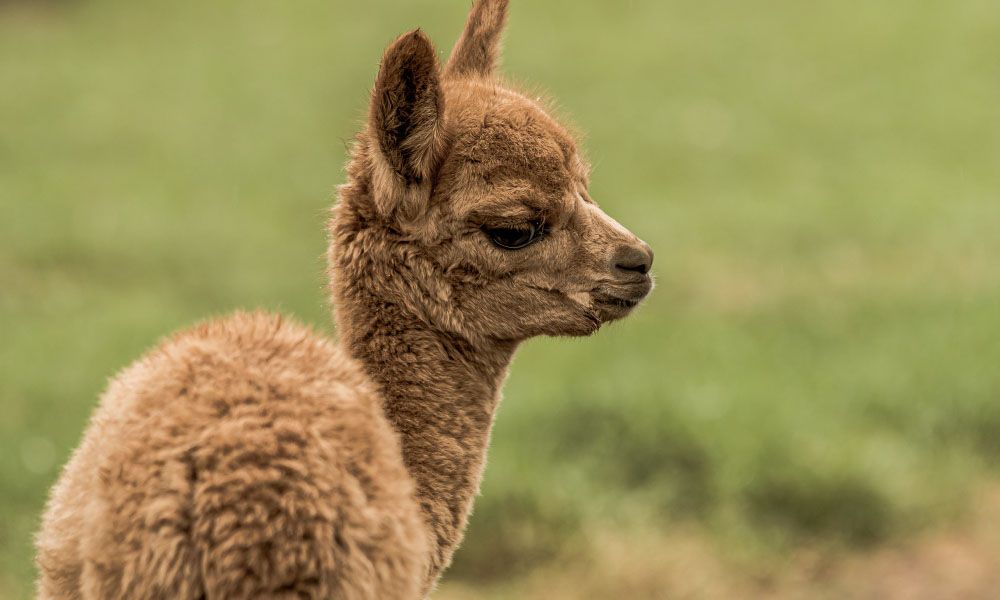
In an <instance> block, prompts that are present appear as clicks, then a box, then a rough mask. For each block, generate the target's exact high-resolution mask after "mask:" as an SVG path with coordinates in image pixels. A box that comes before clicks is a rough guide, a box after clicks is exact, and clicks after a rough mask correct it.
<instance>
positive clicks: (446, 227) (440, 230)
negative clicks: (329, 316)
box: [331, 0, 653, 341]
mask: <svg viewBox="0 0 1000 600" xmlns="http://www.w3.org/2000/svg"><path fill="white" fill-rule="evenodd" d="M506 5H507V2H506V0H478V1H477V2H476V4H475V5H474V6H473V9H472V12H471V14H470V16H469V20H468V23H467V24H466V28H465V31H464V32H463V34H462V36H461V38H460V39H459V41H458V43H457V44H456V46H455V48H454V50H453V52H452V55H451V57H450V59H449V60H448V62H447V63H446V64H445V65H444V66H443V68H442V67H440V66H439V65H438V62H437V59H436V53H435V50H434V47H433V46H432V45H431V42H430V40H429V39H428V38H427V37H426V36H425V35H424V34H423V33H422V32H421V31H420V30H416V31H412V32H410V33H407V34H405V35H403V36H402V37H400V38H399V39H397V40H396V41H395V42H394V43H393V44H392V45H390V46H389V48H388V49H387V50H386V52H385V55H384V56H383V58H382V63H381V67H380V70H379V73H378V76H377V78H376V81H375V87H374V90H373V92H372V98H371V107H370V111H369V118H368V123H367V126H366V128H365V130H364V131H362V133H361V134H359V136H358V143H357V144H356V147H355V149H354V155H353V158H352V161H351V164H350V165H349V169H348V175H349V178H348V183H347V184H346V185H345V186H343V188H342V189H341V202H340V203H339V205H338V208H337V211H336V213H335V217H334V220H333V223H332V232H333V243H332V246H331V258H332V267H333V280H334V290H335V293H336V294H337V296H338V297H337V299H336V300H337V304H338V305H339V308H338V311H340V312H343V311H345V310H347V311H349V310H350V308H349V305H350V304H351V302H352V301H356V300H357V299H358V298H360V297H363V294H361V295H359V294H357V293H355V292H357V291H359V289H358V288H359V287H360V288H364V287H367V288H369V290H368V292H369V294H371V293H372V292H375V293H376V295H377V296H378V297H379V298H380V301H383V302H385V301H389V302H392V303H393V304H394V305H397V306H403V307H405V308H406V309H407V310H408V311H410V312H412V313H413V314H415V315H417V316H418V317H420V318H421V319H423V320H424V321H426V322H427V323H428V324H430V325H432V326H434V327H437V328H440V329H442V330H445V331H448V332H450V333H454V334H458V335H462V336H464V337H466V338H467V339H470V340H482V339H494V340H511V341H517V340H521V339H525V338H528V337H531V336H535V335H542V334H547V335H586V334H589V333H592V332H594V331H596V330H597V329H598V328H599V327H600V326H601V325H602V324H603V323H607V322H609V321H613V320H615V319H619V318H621V317H623V316H625V315H627V314H628V313H629V312H630V311H631V310H632V309H633V308H634V307H635V306H636V305H637V304H638V303H639V301H641V300H642V299H643V298H644V297H645V296H646V295H647V294H648V293H649V291H650V289H651V287H652V280H651V277H650V275H649V268H650V265H651V263H652V258H653V254H652V252H651V251H650V249H649V246H647V245H646V244H645V243H644V242H642V241H641V240H639V239H638V238H637V237H636V236H635V235H633V234H632V233H631V232H629V231H628V230H627V229H625V228H624V227H622V226H621V225H619V224H618V223H617V222H616V221H615V220H614V219H612V218H611V217H609V216H608V215H607V214H605V213H604V212H603V211H602V210H601V209H600V208H599V207H598V206H597V204H596V203H595V201H594V199H593V198H591V196H590V195H589V194H588V191H587V187H588V176H589V172H588V167H587V164H586V162H585V161H584V160H583V158H582V157H581V156H580V154H579V153H578V150H577V146H576V143H575V141H574V139H573V136H572V135H570V133H569V132H568V131H567V130H566V129H565V128H564V127H563V126H561V125H560V124H559V123H558V122H557V121H556V120H555V119H554V118H553V117H551V116H550V115H549V114H548V112H546V110H545V108H544V107H543V106H542V105H541V103H540V102H539V101H537V100H535V99H532V98H529V97H527V96H526V95H524V94H522V93H519V92H517V91H514V90H512V89H510V88H509V87H507V86H505V85H504V84H502V83H501V82H500V80H499V79H498V78H497V77H496V76H495V74H494V69H495V64H496V60H497V55H498V45H499V39H500V34H501V31H502V28H503V25H504V22H505V19H506ZM345 305H348V308H345V307H344V306H345Z"/></svg>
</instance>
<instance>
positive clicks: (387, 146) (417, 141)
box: [368, 29, 444, 212]
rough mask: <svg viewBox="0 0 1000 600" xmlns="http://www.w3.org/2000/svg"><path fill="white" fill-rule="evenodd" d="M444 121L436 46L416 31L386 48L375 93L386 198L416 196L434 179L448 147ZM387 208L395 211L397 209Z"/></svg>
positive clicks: (373, 126) (373, 122) (373, 111)
mask: <svg viewBox="0 0 1000 600" xmlns="http://www.w3.org/2000/svg"><path fill="white" fill-rule="evenodd" d="M443 117H444V95H443V93H442V91H441V83H440V76H439V74H438V63H437V57H436V55H435V51H434V46H433V45H432V44H431V41H430V39H428V37H427V35H426V34H424V32H422V31H420V30H419V29H416V30H414V31H411V32H409V33H407V34H404V35H402V36H400V37H399V39H397V40H396V41H395V42H393V43H392V44H391V45H390V46H389V48H388V49H386V51H385V54H384V55H383V57H382V64H381V66H380V68H379V72H378V77H376V79H375V89H374V90H373V91H372V100H371V108H370V111H369V116H368V127H369V131H370V133H371V135H372V138H373V140H372V141H373V144H372V146H373V149H376V150H377V153H376V154H377V156H376V157H374V158H375V161H376V163H377V164H376V170H377V171H382V172H381V173H378V175H379V177H378V179H381V180H383V183H384V187H385V188H387V189H383V192H385V193H384V194H381V195H382V196H386V197H388V196H399V195H400V194H403V195H410V194H407V188H410V187H414V186H417V187H420V186H421V184H423V183H425V182H426V181H427V180H429V179H430V178H431V177H432V176H433V173H434V170H435V169H436V168H437V163H438V161H439V160H440V158H441V153H442V148H443V146H444V134H443V120H444V119H443ZM400 187H401V188H402V189H396V190H394V189H393V188H400ZM388 202H390V201H389V200H388V198H383V199H379V203H380V204H383V203H388ZM384 208H386V209H387V210H389V211H390V212H391V209H392V207H391V206H388V205H387V206H385V207H384Z"/></svg>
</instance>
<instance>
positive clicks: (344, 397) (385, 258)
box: [37, 0, 652, 600]
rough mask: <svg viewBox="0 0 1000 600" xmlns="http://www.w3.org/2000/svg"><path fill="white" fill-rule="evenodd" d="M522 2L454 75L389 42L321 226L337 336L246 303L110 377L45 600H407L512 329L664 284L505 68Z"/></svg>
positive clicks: (567, 141)
mask: <svg viewBox="0 0 1000 600" xmlns="http://www.w3.org/2000/svg"><path fill="white" fill-rule="evenodd" d="M506 8H507V2H506V0H478V1H477V2H476V3H475V5H474V6H473V8H472V12H471V14H470V16H469V20H468V23H467V25H466V27H465V31H464V33H462V35H461V37H460V39H459V41H458V43H457V44H456V46H455V48H454V50H453V52H452V54H451V57H450V59H449V60H448V62H447V63H446V64H445V65H444V66H443V67H439V65H438V63H437V58H436V52H435V50H434V48H433V46H432V45H431V42H430V41H429V40H428V38H427V37H426V36H425V35H424V34H423V33H422V32H421V31H420V30H416V31H412V32H410V33H407V34H405V35H403V36H402V37H400V38H399V39H397V40H396V41H395V42H394V43H393V44H392V45H391V46H389V48H388V49H387V50H386V52H385V55H384V56H383V58H382V63H381V67H380V70H379V73H378V76H377V78H376V80H375V87H374V90H373V92H372V96H371V108H370V112H369V117H368V122H367V124H366V126H365V128H364V130H363V131H362V132H361V133H360V134H359V135H358V136H357V140H356V143H355V145H354V148H353V150H352V153H351V157H350V161H349V164H348V176H347V183H346V184H345V185H343V186H342V187H341V188H340V190H339V201H338V202H337V204H336V207H335V208H334V210H333V214H332V217H331V219H330V224H329V233H330V250H329V265H330V268H329V273H330V279H331V293H332V297H333V304H334V306H335V316H336V321H337V325H338V329H339V336H340V339H339V342H337V343H334V342H332V341H329V340H327V339H324V338H323V337H321V336H318V335H316V334H315V333H313V332H311V331H310V330H308V329H306V328H304V327H302V326H299V325H296V324H294V323H291V322H288V321H286V320H284V319H282V318H280V317H277V316H271V315H267V314H263V313H239V314H236V315H234V316H231V317H228V318H225V319H220V320H217V321H212V322H208V323H205V324H203V325H201V326H198V327H195V328H193V329H190V330H188V331H184V332H182V333H179V334H177V335H175V336H173V337H171V338H169V339H167V340H166V341H165V342H163V343H162V344H160V346H159V347H157V348H156V349H154V350H153V351H151V352H150V353H149V354H147V355H146V356H145V357H144V358H142V359H140V360H139V361H138V362H136V363H135V364H134V365H132V366H131V367H129V368H128V369H126V370H125V371H124V372H123V373H121V374H120V375H118V377H117V378H116V379H115V380H114V381H113V382H112V383H111V384H110V387H109V388H108V390H107V392H106V393H105V394H104V396H103V398H102V399H101V403H100V406H99V408H98V409H97V411H96V412H95V414H94V416H93V418H92V420H91V423H90V425H89V428H88V430H87V432H86V434H85V436H84V438H83V441H82V443H81V444H80V447H79V448H78V449H77V450H76V452H75V453H74V454H73V456H72V458H71V460H70V461H69V464H68V465H67V466H66V468H65V470H64V472H63V474H62V476H61V478H60V480H59V482H58V483H57V485H56V486H55V488H54V489H53V491H52V496H51V499H50V501H49V504H48V507H47V510H46V513H45V516H44V522H43V525H42V529H41V532H40V533H39V535H38V540H37V550H38V556H37V562H38V567H39V571H40V581H39V597H41V598H53V599H55V598H59V599H63V598H95V599H97V598H100V599H107V598H145V599H157V598H162V599H168V598H169V599H181V600H188V599H190V600H194V599H201V598H208V599H211V598H218V599H233V598H303V597H306V598H341V599H350V600H354V599H361V598H366V599H381V600H392V599H401V600H410V599H414V598H421V597H423V596H425V595H426V594H428V593H429V591H430V590H431V589H432V587H433V585H434V583H435V582H436V581H437V578H438V577H439V575H440V574H441V571H442V570H443V569H444V568H445V567H447V566H448V564H449V562H450V560H451V556H452V554H453V553H454V551H455V548H456V546H457V545H458V543H459V541H460V540H461V537H462V532H463V529H464V528H465V524H466V520H467V517H468V514H469V510H470V508H471V505H472V500H473V497H474V496H475V494H476V492H477V489H478V486H479V481H480V476H481V473H482V468H483V461H484V456H485V453H486V447H487V443H488V440H489V434H490V428H491V426H492V422H493V415H494V411H495V409H496V407H497V403H498V401H499V390H500V386H501V384H502V382H503V379H504V377H505V374H506V370H507V366H508V364H509V363H510V360H511V357H512V355H513V353H514V350H515V348H516V347H517V345H518V344H519V343H520V342H522V341H523V340H525V339H527V338H530V337H532V336H537V335H588V334H591V333H593V332H595V331H597V329H598V328H600V327H601V325H602V324H604V323H607V322H609V321H613V320H615V319H619V318H621V317H624V316H625V315H627V314H628V313H629V312H630V311H631V310H632V309H633V308H634V307H635V306H636V305H637V304H638V303H639V302H640V300H642V299H643V298H644V297H645V296H646V294H647V293H648V292H649V290H650V288H651V279H650V276H649V274H648V271H649V268H650V264H651V262H652V253H651V252H650V250H649V247H648V246H646V244H644V243H643V242H641V241H640V240H639V239H638V238H636V237H635V236H634V235H632V234H631V233H630V232H629V231H628V230H626V229H625V228H624V227H622V226H621V225H619V224H618V223H616V222H615V221H614V220H613V219H611V218H610V217H608V216H607V215H606V214H605V213H604V212H602V211H601V209H600V208H598V206H597V204H596V203H595V202H594V200H593V199H592V198H591V197H590V195H589V194H588V192H587V185H588V170H587V166H586V163H585V162H584V161H583V160H582V159H581V157H580V156H579V154H578V152H577V149H576V145H575V143H574V140H573V138H572V137H571V136H570V134H569V133H567V131H566V130H565V129H564V128H563V127H562V126H560V125H559V124H558V123H557V122H556V121H555V120H554V119H553V118H552V117H551V116H550V115H549V114H548V113H547V112H546V110H545V109H544V108H543V107H542V106H541V105H539V104H538V103H537V102H536V101H535V100H533V99H531V98H528V97H526V96H525V95H523V94H521V93H519V92H517V91H515V90H512V89H510V88H509V87H506V86H504V85H503V84H502V83H501V82H500V81H499V80H498V79H497V77H496V76H495V74H494V67H495V63H496V59H497V54H498V44H499V38H500V35H501V31H502V29H503V25H504V22H505V19H506Z"/></svg>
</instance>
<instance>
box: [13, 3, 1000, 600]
mask: <svg viewBox="0 0 1000 600" xmlns="http://www.w3.org/2000/svg"><path fill="white" fill-rule="evenodd" d="M512 5H513V13H512V18H511V25H510V30H509V35H508V37H507V51H506V60H505V70H506V71H507V72H508V73H510V74H512V76H513V78H514V79H515V81H524V82H528V83H527V84H526V85H528V86H529V87H530V88H531V89H535V88H538V89H543V90H545V91H547V92H550V93H551V95H553V96H554V97H555V98H557V99H558V100H559V107H560V110H561V111H562V112H565V113H566V114H567V115H569V116H570V117H571V120H572V121H573V122H575V123H576V124H577V125H578V126H579V127H580V129H582V130H583V131H585V132H587V136H586V144H585V145H586V147H587V149H588V154H589V156H590V158H591V159H592V161H593V163H594V164H595V174H594V178H593V190H592V192H593V196H594V197H595V198H596V199H598V201H599V202H600V203H602V204H603V206H604V207H605V208H606V209H607V210H608V211H609V212H610V213H611V214H613V215H614V216H615V217H616V218H618V219H619V220H620V221H622V222H623V223H625V224H627V225H629V226H630V227H631V228H633V229H634V230H635V231H636V232H637V233H638V234H639V235H640V236H642V237H643V238H645V239H646V240H647V241H649V242H650V244H651V245H652V246H653V247H654V249H655V250H656V255H657V259H656V265H655V267H654V270H655V272H656V275H657V282H658V287H657V290H656V291H655V292H654V294H653V296H652V298H651V300H650V301H649V303H648V304H647V306H646V307H645V308H644V309H643V310H642V311H640V312H639V313H638V314H637V315H636V316H635V317H633V318H631V319H629V320H627V321H625V322H623V323H622V324H620V325H617V326H614V327H612V328H610V329H608V330H606V331H603V332H601V333H600V334H599V335H598V336H596V337H594V338H592V339H585V340H571V341H569V340H541V341H535V342H532V343H530V344H528V345H527V346H526V347H525V348H524V349H523V350H522V351H521V353H520V354H519V356H518V358H517V360H516V362H515V365H514V368H513V372H512V375H511V378H510V381H509V384H508V386H507V388H506V400H505V403H504V405H503V407H502V409H501V411H500V414H499V417H498V422H497V427H496V430H495V434H494V438H493V439H494V442H493V448H492V451H491V454H490V465H489V468H488V471H487V475H486V481H485V484H484V495H483V497H482V498H481V499H480V500H479V503H478V504H477V508H476V512H475V515H474V517H473V521H472V525H471V528H470V531H469V536H468V539H467V543H466V544H465V546H464V547H463V549H462V550H461V552H460V553H459V556H458V559H457V562H456V565H455V568H454V569H453V570H452V571H451V572H450V573H449V574H448V576H447V578H446V584H445V586H444V588H443V589H442V591H441V593H440V596H441V597H442V598H446V597H447V598H452V597H454V598H462V597H465V598H470V597H484V598H486V597H489V598H494V597H495V598H501V597H503V598H508V597H509V598H515V597H528V596H529V592H527V591H525V590H526V589H527V588H525V587H523V586H525V585H528V584H526V583H525V584H522V583H519V582H527V581H530V580H531V578H532V577H535V578H536V579H537V578H538V577H539V575H538V574H539V573H546V575H545V577H551V580H550V581H556V580H557V579H558V577H559V575H558V573H574V572H586V573H587V574H588V577H589V579H585V578H581V579H580V581H579V582H578V583H579V587H578V588H574V587H573V583H572V580H573V577H572V576H569V577H564V578H563V580H564V581H569V583H565V585H563V586H562V587H554V588H552V590H551V595H545V594H541V595H538V596H537V597H539V598H541V597H556V596H560V595H561V596H564V597H568V598H584V597H587V598H601V597H607V596H603V595H602V594H603V593H609V592H606V590H608V589H617V590H619V592H620V593H619V595H621V597H629V598H643V597H649V598H659V597H663V596H665V595H667V590H669V589H681V588H676V587H672V586H674V582H672V581H671V580H670V579H669V578H670V577H673V576H674V575H676V574H678V573H680V575H681V576H689V575H691V573H702V574H703V575H704V573H709V575H705V576H710V571H699V569H702V567H703V566H704V565H705V564H707V563H712V564H715V562H716V561H721V562H719V564H723V565H727V567H726V568H725V569H723V570H722V571H721V572H724V573H725V577H729V578H733V579H734V581H735V583H734V585H737V586H739V585H744V583H745V582H744V580H743V579H740V577H743V575H738V574H736V575H734V573H745V574H746V581H749V582H751V583H753V582H757V583H759V582H760V577H761V576H760V574H761V573H763V574H765V575H766V576H767V577H771V578H772V579H773V578H778V579H780V578H781V577H782V573H783V572H784V571H785V570H787V569H792V568H798V567H793V566H791V565H790V563H789V561H788V560H787V557H788V556H793V555H794V556H798V555H801V554H803V553H813V554H809V555H810V556H813V555H815V556H819V557H820V558H819V559H817V560H818V561H819V562H820V563H823V562H825V561H833V560H842V558H840V557H843V556H848V557H850V556H851V555H852V554H854V553H859V552H864V553H877V552H879V551H880V550H879V549H880V548H885V547H890V546H895V545H899V544H906V543H907V542H908V540H912V539H916V538H918V537H919V536H921V535H925V534H926V532H935V531H939V532H945V533H947V532H949V531H951V530H952V528H959V527H961V526H962V523H963V519H966V520H967V519H968V518H969V516H968V515H970V514H972V509H971V508H970V507H971V504H970V502H971V501H970V498H974V497H978V495H977V494H978V493H979V492H977V490H980V489H982V486H983V483H984V482H986V481H988V480H989V479H991V478H992V477H993V476H994V475H995V466H996V465H997V464H998V463H997V461H998V459H1000V191H998V190H1000V70H998V63H997V57H998V56H1000V5H998V4H997V2H996V0H928V1H924V2H917V1H915V0H911V1H906V0H891V1H890V0H886V1H883V2H865V3H863V2H833V1H826V0H824V1H821V2H808V3H806V2H797V1H793V0H772V1H768V2H764V1H763V0H751V1H744V2H737V1H735V0H728V1H727V0H697V1H696V0H669V1H660V0H629V1H627V2H596V1H594V2H570V1H568V0H559V1H555V0H552V1H547V2H530V1H527V0H514V2H512ZM466 8H467V3H466V2H465V1H459V0H419V1H409V2H404V1H402V0H392V1H390V0H374V1H370V2H366V3H360V2H339V1H338V2H319V1H316V0H306V1H301V0H300V1H297V2H278V1H277V0H270V1H268V0H265V1H263V2H251V3H246V2H235V1H231V0H225V1H222V0H219V1H214V2H194V1H192V0H172V1H169V2H168V1H161V0H151V1H148V2H125V1H124V0H117V1H116V0H106V1H105V0H79V1H76V2H71V1H66V2H57V1H52V2H25V1H21V2H8V3H0V597H2V598H11V599H13V598H23V597H28V596H29V594H30V590H31V581H32V578H33V569H32V565H31V554H32V552H31V549H30V537H31V534H32V532H33V530H34V529H35V528H36V526H37V519H38V516H39V512H40V510H41V507H42V504H43V502H44V499H45V494H46V491H47V489H48V487H49V486H50V485H51V484H52V482H53V481H54V480H55V478H56V476H57V473H58V469H59V467H60V465H61V464H62V463H63V462H64V461H65V460H66V457H67V455H68V453H69V452H70V450H71V449H72V448H73V447H74V446H75V444H76V442H77V440H78V438H79V436H80V433H81V431H82V429H83V427H84V424H85V422H86V419H87V416H88V414H89V413H90V410H91V408H92V407H93V405H94V403H95V401H96V398H97V396H98V394H99V393H100V390H101V388H102V387H103V385H104V383H105V381H106V380H107V378H108V377H109V376H111V375H112V374H113V373H114V372H115V371H116V370H118V369H119V368H121V367H123V366H124V365H126V364H128V362H130V361H131V360H132V359H134V358H135V357H137V356H138V355H139V354H140V353H141V352H142V351H143V350H144V349H145V348H147V347H148V346H150V345H151V344H153V343H154V342H155V341H156V340H157V339H158V338H159V337H161V336H163V335H165V334H167V333H169V332H171V331H172V330H175V329H177V328H179V327H183V326H186V325H188V324H191V323H193V322H195V321H197V320H199V319H202V318H205V317H207V316H211V315H217V314H222V313H225V312H227V311H230V310H233V309H235V308H237V307H256V306H262V307H267V308H272V309H276V310H280V311H283V312H286V313H290V314H293V315H295V316H297V317H298V318H299V319H301V320H304V321H307V322H310V323H314V324H317V325H318V326H319V327H322V328H326V329H329V325H328V316H327V313H328V307H327V306H326V302H325V299H324V296H323V285H324V280H323V261H322V253H323V251H324V244H325V242H324V237H323V221H324V218H325V210H326V208H327V206H328V205H329V201H330V198H331V196H332V190H333V187H334V186H335V185H336V184H338V183H340V182H341V181H342V180H343V175H342V171H341V165H342V162H343V160H344V155H345V152H344V150H345V145H346V143H347V142H346V141H347V140H349V139H350V138H351V136H352V135H353V133H354V130H355V129H356V127H357V125H358V124H359V122H360V118H361V116H362V114H363V112H364V108H365V102H366V98H367V89H368V86H369V85H370V83H371V81H372V79H373V77H374V73H375V70H376V68H377V62H378V58H379V56H380V53H381V51H382V48H383V47H384V45H385V44H386V43H388V42H389V41H390V40H391V39H392V38H393V37H394V36H395V35H396V34H397V33H399V32H401V31H403V30H405V29H407V28H410V27H413V26H415V25H420V26H422V27H424V29H425V30H426V31H428V32H429V33H430V34H431V36H432V37H433V38H434V39H435V40H437V42H438V46H439V49H440V50H441V51H442V53H443V52H445V51H446V50H447V49H448V48H450V46H451V44H452V42H453V40H454V39H455V37H456V36H457V34H458V32H459V29H460V27H461V23H462V21H463V19H464V16H465V10H466ZM616 548H621V549H622V552H618V551H617V550H615V549H616ZM997 548H998V549H1000V546H997ZM694 549H697V550H696V551H695V550H694ZM688 550H691V552H695V554H691V552H688ZM622 553H625V554H624V555H625V556H626V557H633V558H634V557H637V556H639V557H641V558H642V559H643V560H632V558H626V559H623V561H618V562H616V561H615V560H614V559H613V558H608V557H609V556H610V557H614V556H618V555H622ZM629 553H631V554H629ZM817 553H818V554H817ZM694 555H696V556H698V557H702V558H695V559H692V558H691V556H694ZM706 557H707V558H706ZM833 557H837V558H833ZM691 560H693V561H694V563H696V564H694V565H693V566H691V565H689V563H688V562H684V561H691ZM843 560H849V558H848V559H843ZM985 560H987V561H994V560H995V561H997V562H996V563H994V564H1000V550H998V553H997V554H996V555H992V556H987V557H986V559H985ZM677 561H679V562H677ZM624 563H627V564H628V573H627V574H626V575H623V574H622V569H623V568H624V567H623V564H624ZM678 564H680V565H681V566H682V567H683V568H679V567H678ZM574 569H576V571H574ZM550 574H551V575H550ZM720 576H721V575H720ZM623 577H625V578H628V579H627V581H626V579H622V578H623ZM593 581H602V582H604V583H605V584H606V585H608V586H611V584H612V583H614V582H620V585H619V583H614V585H613V586H611V587H605V588H603V589H604V590H605V592H602V591H601V589H602V588H600V586H597V587H593V586H591V584H590V583H588V582H593ZM636 581H638V582H640V583H638V584H635V587H632V588H629V587H628V585H630V584H629V583H628V582H633V583H634V582H636ZM754 585H756V583H755V584H754ZM803 585H804V587H803V588H802V589H803V590H805V591H804V592H803V595H802V596H797V597H809V598H811V597H817V598H819V597H847V596H837V595H834V596H825V595H822V594H823V593H825V592H823V591H822V590H820V589H819V585H820V584H818V583H814V584H810V583H808V582H807V583H805V584H803ZM519 586H522V587H519ZM765 587H766V586H765ZM536 588H537V585H536ZM693 589H694V590H695V591H693V592H690V593H689V594H688V595H687V596H685V597H693V598H698V597H712V596H720V595H721V596H725V595H726V594H731V593H732V592H718V591H717V590H718V589H720V588H711V587H702V588H698V587H695V588H693ZM755 589H756V588H755ZM761 589H763V588H761ZM518 590H520V591H518ZM622 590H624V591H622ZM628 590H631V591H628ZM699 590H700V591H699ZM712 590H716V591H712ZM831 593H833V592H831ZM622 594H624V595H622ZM977 597H978V596H977ZM984 597H985V596H984Z"/></svg>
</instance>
